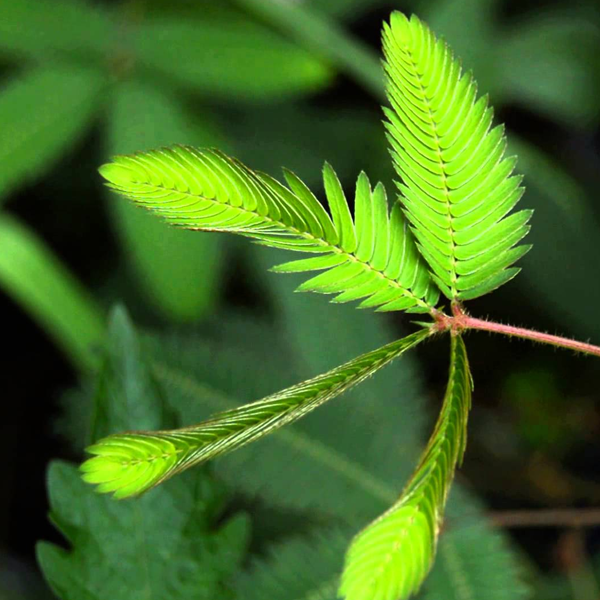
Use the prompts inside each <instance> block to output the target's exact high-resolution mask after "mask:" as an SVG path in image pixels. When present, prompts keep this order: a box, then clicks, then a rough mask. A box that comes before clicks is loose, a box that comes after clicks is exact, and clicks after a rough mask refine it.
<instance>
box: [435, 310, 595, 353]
mask: <svg viewBox="0 0 600 600" xmlns="http://www.w3.org/2000/svg"><path fill="white" fill-rule="evenodd" d="M452 313H453V316H452V317H450V316H448V315H446V314H443V313H437V314H435V315H434V318H435V325H434V330H435V331H451V332H453V333H459V332H461V331H467V330H469V329H479V330H481V331H489V332H491V333H500V334H503V335H507V336H510V337H518V338H523V339H526V340H532V341H534V342H539V343H540V344H549V345H551V346H556V347H558V348H566V349H568V350H574V351H575V352H583V353H584V354H589V355H592V356H599V357H600V346H594V345H593V344H588V343H586V342H579V341H577V340H572V339H570V338H565V337H561V336H558V335H551V334H549V333H543V332H542V331H535V330H533V329H524V328H522V327H514V326H513V325H503V324H502V323H495V322H494V321H486V320H485V319H476V318H475V317H471V316H469V315H468V314H467V313H466V312H465V311H464V308H463V307H462V306H461V305H460V304H454V305H453V306H452Z"/></svg>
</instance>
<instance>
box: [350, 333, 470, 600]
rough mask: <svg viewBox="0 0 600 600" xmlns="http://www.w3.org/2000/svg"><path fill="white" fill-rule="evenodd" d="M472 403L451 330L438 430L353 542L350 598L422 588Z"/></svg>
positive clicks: (460, 347)
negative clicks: (391, 500)
mask: <svg viewBox="0 0 600 600" xmlns="http://www.w3.org/2000/svg"><path fill="white" fill-rule="evenodd" d="M470 406H471V375H470V372H469V365H468V360H467V354H466V349H465V346H464V343H463V341H462V338H460V337H459V336H453V337H452V349H451V364H450V376H449V381H448V387H447V390H446V396H445V398H444V404H443V406H442V410H441V412H440V416H439V417H438V421H437V423H436V426H435V429H434V432H433V434H432V436H431V438H430V440H429V443H428V445H427V447H426V449H425V452H424V453H423V456H422V457H421V461H420V463H419V465H418V467H417V469H416V470H415V472H414V474H413V476H412V477H411V479H410V481H409V482H408V484H407V486H406V488H405V489H404V491H403V492H402V496H401V497H400V499H399V500H398V502H397V503H396V504H394V505H393V506H392V507H391V508H390V509H389V510H388V511H387V512H386V513H384V514H383V515H382V516H381V517H379V518H378V519H376V520H375V521H374V522H373V523H371V524H370V525H369V526H368V527H367V528H366V529H364V530H363V531H362V532H361V533H359V534H358V535H357V536H356V537H355V538H354V540H353V542H352V543H351V545H350V548H349V549H348V552H347V554H346V564H345V567H344V572H343V574H342V582H341V586H340V594H342V595H343V596H344V597H345V599H346V600H398V599H400V598H408V597H409V596H410V595H412V594H413V593H414V592H416V591H417V590H418V589H419V587H420V585H421V583H422V582H423V580H424V579H425V576H426V575H427V573H428V572H429V569H430V568H431V565H432V564H433V557H434V555H435V550H436V545H437V539H438V535H439V531H440V526H441V522H442V516H443V511H444V507H445V504H446V500H447V496H448V491H449V489H450V484H451V482H452V479H453V477H454V469H455V467H456V464H457V463H458V462H459V461H461V460H462V456H463V453H464V450H465V446H466V440H467V431H466V428H467V418H468V413H469V409H470Z"/></svg>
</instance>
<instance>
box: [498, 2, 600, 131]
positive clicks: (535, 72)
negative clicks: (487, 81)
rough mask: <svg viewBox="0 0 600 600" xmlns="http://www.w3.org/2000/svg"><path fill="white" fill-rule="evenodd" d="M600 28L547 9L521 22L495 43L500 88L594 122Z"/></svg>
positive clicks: (547, 109)
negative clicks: (549, 11) (543, 12)
mask: <svg viewBox="0 0 600 600" xmlns="http://www.w3.org/2000/svg"><path fill="white" fill-rule="evenodd" d="M599 47H600V29H599V28H598V27H597V26H595V25H594V23H593V22H591V21H589V20H586V19H584V18H576V17H575V16H566V15H560V14H552V13H547V14H543V15H537V16H536V17H532V18H529V19H527V20H524V21H523V22H521V23H520V24H519V25H518V26H516V27H514V28H512V29H511V30H510V32H508V33H507V34H505V35H504V37H503V39H502V40H498V41H497V42H496V43H495V44H494V50H495V53H496V61H495V62H496V69H497V72H496V78H497V81H496V88H497V90H496V92H497V95H499V97H500V98H501V100H502V101H513V102H517V103H519V104H521V105H525V106H526V107H527V106H530V107H534V108H535V109H537V110H539V111H540V112H542V113H545V114H547V115H549V116H551V117H553V118H555V119H558V120H559V121H563V122H566V123H569V124H574V125H577V126H580V127H585V126H589V125H591V124H594V123H596V122H597V121H598V117H599V116H600V83H599V82H600V63H598V48H599Z"/></svg>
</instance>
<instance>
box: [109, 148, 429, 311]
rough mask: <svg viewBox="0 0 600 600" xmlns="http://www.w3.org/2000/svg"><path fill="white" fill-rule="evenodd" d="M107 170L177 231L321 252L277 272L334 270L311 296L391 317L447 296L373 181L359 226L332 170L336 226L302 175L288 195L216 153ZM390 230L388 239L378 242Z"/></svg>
mask: <svg viewBox="0 0 600 600" xmlns="http://www.w3.org/2000/svg"><path fill="white" fill-rule="evenodd" d="M101 173H102V175H103V176H104V177H105V178H106V179H107V180H108V181H109V182H110V187H111V188H112V189H114V190H115V191H117V192H119V193H121V194H123V195H124V196H126V197H128V198H131V199H132V200H134V201H135V202H136V203H137V204H139V205H141V206H145V207H146V208H149V209H151V210H153V211H154V212H156V213H158V214H159V215H161V216H162V217H164V218H165V219H166V220H167V221H168V222H169V223H171V224H174V225H178V226H181V227H185V228H187V229H198V230H207V231H225V232H231V233H238V234H241V235H244V236H247V237H252V238H254V239H256V240H258V241H259V243H262V244H264V245H267V246H272V247H276V248H283V249H287V250H296V251H301V252H309V253H312V254H316V255H320V256H319V257H318V258H316V259H312V260H309V261H306V260H305V261H303V262H301V263H297V262H293V263H291V264H285V265H281V266H279V267H277V268H276V269H275V270H279V271H286V270H288V271H289V270H291V271H298V270H315V269H328V270H326V271H324V272H323V273H321V274H319V275H317V276H316V277H314V278H313V279H311V280H309V281H307V282H306V283H305V284H304V285H303V286H301V288H300V289H302V290H310V291H317V292H321V293H334V294H339V295H338V296H337V298H336V299H335V301H337V302H347V301H349V300H354V299H363V304H362V306H372V307H378V310H382V311H390V310H401V309H409V310H412V311H414V312H427V311H431V310H432V308H433V307H434V306H435V303H436V302H437V299H438V296H439V291H438V290H437V288H436V287H435V285H434V284H433V283H432V281H431V279H430V278H429V275H428V272H427V269H426V267H425V264H424V263H423V262H422V260H421V258H420V256H419V253H418V252H417V249H416V245H415V243H414V240H413V238H412V236H411V234H410V232H409V230H408V226H407V225H406V222H405V220H404V219H403V217H402V214H401V212H400V210H399V209H396V210H394V211H392V213H391V215H388V209H387V200H386V196H385V191H384V189H383V187H381V186H378V187H377V188H376V191H375V192H373V191H372V189H371V185H370V183H369V180H368V179H367V177H366V175H364V174H362V175H361V176H360V177H359V179H358V183H357V186H356V208H355V218H354V221H352V219H351V218H349V209H348V207H347V201H346V200H345V197H344V194H343V191H342V189H341V185H340V182H339V181H338V179H337V177H336V175H335V173H334V172H333V169H332V168H331V167H330V166H328V165H326V166H325V183H326V191H327V195H328V199H329V203H330V206H331V210H332V214H333V221H332V220H331V218H330V216H329V215H328V214H327V212H326V211H325V209H324V208H323V207H322V206H321V204H320V203H319V201H318V200H317V199H316V198H315V196H314V195H313V194H312V192H311V191H310V190H309V189H308V188H307V187H306V186H305V185H304V183H303V182H302V181H301V180H300V179H299V178H298V177H296V176H295V175H294V174H293V173H290V172H286V174H285V175H286V179H287V182H288V185H289V188H288V187H285V186H284V185H282V184H281V183H279V182H278V181H276V180H275V179H273V178H271V177H269V176H267V175H264V174H262V173H257V172H253V171H250V169H248V168H247V167H245V166H244V165H242V164H241V163H239V162H238V161H236V160H234V159H231V158H229V157H228V156H226V155H225V154H223V153H221V152H219V151H216V150H199V149H195V148H191V147H185V146H174V147H171V148H163V149H160V150H154V151H151V152H145V153H138V154H134V155H129V156H116V157H115V158H114V160H113V162H112V163H109V164H108V165H104V166H103V167H102V168H101ZM383 230H385V231H386V232H388V235H386V236H383V235H375V232H376V231H378V232H379V231H383ZM375 240H377V244H375Z"/></svg>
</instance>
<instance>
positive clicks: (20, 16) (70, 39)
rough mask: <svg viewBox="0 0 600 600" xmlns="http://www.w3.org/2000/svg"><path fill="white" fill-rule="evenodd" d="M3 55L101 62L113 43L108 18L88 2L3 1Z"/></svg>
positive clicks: (0, 24)
mask: <svg viewBox="0 0 600 600" xmlns="http://www.w3.org/2000/svg"><path fill="white" fill-rule="evenodd" d="M0 12H1V18H0V54H6V55H7V56H9V57H14V58H23V57H24V58H32V59H36V60H38V59H48V58H49V57H52V56H55V55H59V56H60V55H63V54H65V53H68V54H77V55H78V56H79V57H80V58H81V57H82V56H89V57H94V58H96V59H99V58H102V56H105V55H106V53H107V50H108V48H109V47H110V45H111V43H113V41H114V40H113V27H112V23H111V20H110V18H109V16H108V15H107V14H106V13H104V12H103V11H101V10H99V9H98V8H97V7H95V6H94V5H92V4H91V3H90V2H88V1H86V0H52V1H49V0H3V2H2V6H1V8H0Z"/></svg>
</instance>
